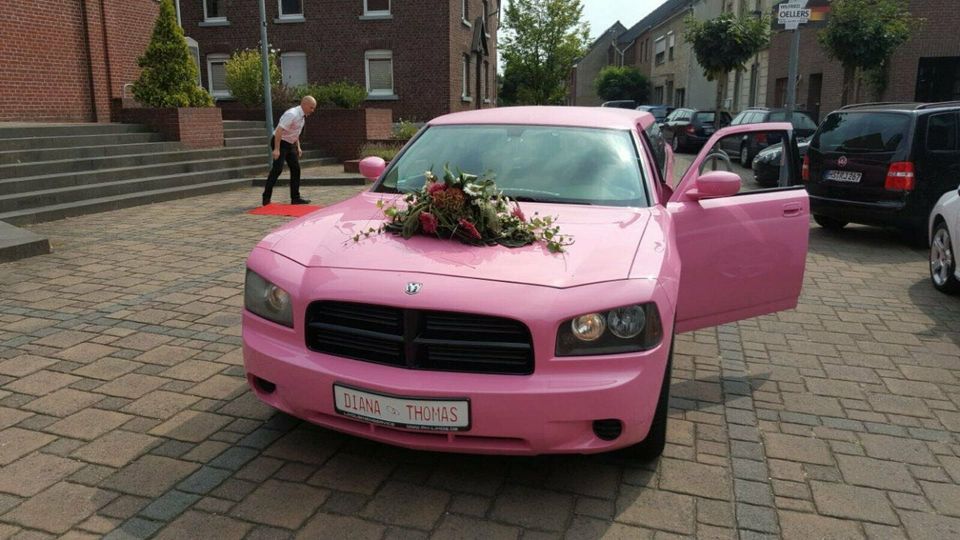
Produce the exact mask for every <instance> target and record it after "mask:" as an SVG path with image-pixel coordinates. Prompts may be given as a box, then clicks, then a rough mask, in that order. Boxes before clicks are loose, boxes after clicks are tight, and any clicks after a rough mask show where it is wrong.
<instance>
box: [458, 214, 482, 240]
mask: <svg viewBox="0 0 960 540" xmlns="http://www.w3.org/2000/svg"><path fill="white" fill-rule="evenodd" d="M459 223H460V226H461V227H463V230H465V231H467V234H469V235H470V237H471V238H475V239H477V240H480V239H481V238H483V237H482V236H480V231H478V230H477V228H476V227H475V226H474V225H473V223H470V222H469V221H467V220H465V219H463V218H460V221H459Z"/></svg>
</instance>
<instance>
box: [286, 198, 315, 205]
mask: <svg viewBox="0 0 960 540" xmlns="http://www.w3.org/2000/svg"><path fill="white" fill-rule="evenodd" d="M290 204H310V199H304V198H303V197H297V198H296V199H293V200H292V201H290Z"/></svg>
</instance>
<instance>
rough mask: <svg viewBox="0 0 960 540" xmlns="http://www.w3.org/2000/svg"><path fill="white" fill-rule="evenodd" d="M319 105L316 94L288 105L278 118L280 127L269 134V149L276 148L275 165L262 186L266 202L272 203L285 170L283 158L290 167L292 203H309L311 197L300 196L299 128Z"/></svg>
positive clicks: (265, 203)
mask: <svg viewBox="0 0 960 540" xmlns="http://www.w3.org/2000/svg"><path fill="white" fill-rule="evenodd" d="M316 108H317V100H315V99H313V96H304V97H303V99H302V100H300V105H298V106H296V107H293V108H290V109H287V112H285V113H283V116H281V117H280V121H279V122H277V129H275V130H273V137H271V138H270V149H271V150H272V151H273V167H271V168H270V175H269V176H267V185H266V187H264V188H263V205H264V206H266V205H268V204H270V197H271V195H273V186H275V185H276V184H277V178H279V177H280V173H281V172H283V162H284V161H286V162H287V166H288V167H290V204H307V203H308V202H310V199H304V198H303V197H301V196H300V156H302V155H303V150H301V149H300V132H302V131H303V125H304V124H305V123H306V120H307V116H309V115H310V114H311V113H313V111H314V110H315V109H316Z"/></svg>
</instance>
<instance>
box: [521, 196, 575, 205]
mask: <svg viewBox="0 0 960 540" xmlns="http://www.w3.org/2000/svg"><path fill="white" fill-rule="evenodd" d="M509 197H510V200H512V201H517V202H533V203H547V204H582V205H586V206H591V205H593V204H594V203H592V202H590V201H586V200H583V199H563V198H557V197H551V198H549V199H538V198H537V197H530V196H529V195H517V196H509Z"/></svg>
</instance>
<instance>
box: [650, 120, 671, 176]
mask: <svg viewBox="0 0 960 540" xmlns="http://www.w3.org/2000/svg"><path fill="white" fill-rule="evenodd" d="M644 131H646V132H647V139H648V140H649V142H650V146H651V150H652V151H653V152H652V153H653V159H654V160H655V161H656V162H657V169H659V170H660V178H664V177H666V174H667V170H666V166H667V152H666V146H667V145H666V143H665V142H664V140H663V132H661V131H660V126H659V125H657V123H656V122H654V123H652V124H650V126H649V127H647V129H645V130H644Z"/></svg>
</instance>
